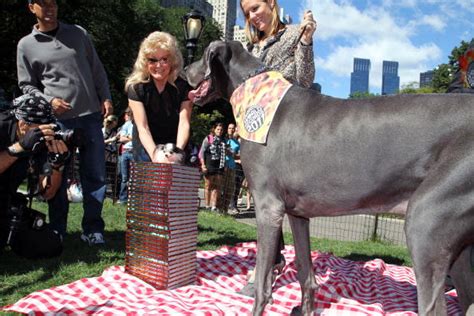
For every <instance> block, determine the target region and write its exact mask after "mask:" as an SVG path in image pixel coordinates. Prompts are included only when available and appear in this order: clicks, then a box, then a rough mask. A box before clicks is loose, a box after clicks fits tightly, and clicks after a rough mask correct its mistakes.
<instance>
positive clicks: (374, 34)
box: [305, 0, 446, 93]
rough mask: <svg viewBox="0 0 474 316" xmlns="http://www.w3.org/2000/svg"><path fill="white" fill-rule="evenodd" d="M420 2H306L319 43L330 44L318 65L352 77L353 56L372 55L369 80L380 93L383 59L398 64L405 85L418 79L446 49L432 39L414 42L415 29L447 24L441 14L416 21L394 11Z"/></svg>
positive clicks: (318, 59) (307, 0) (437, 27)
mask: <svg viewBox="0 0 474 316" xmlns="http://www.w3.org/2000/svg"><path fill="white" fill-rule="evenodd" d="M374 2H377V1H374ZM415 4H416V1H410V0H406V1H403V2H402V3H400V2H398V3H397V2H395V1H393V2H392V1H385V2H384V5H383V6H381V5H380V2H379V3H378V4H377V5H375V4H374V5H367V6H366V7H365V8H364V9H359V8H358V7H356V6H355V5H353V4H352V2H351V1H337V0H306V2H305V7H307V8H309V9H311V10H312V11H313V13H314V15H315V18H316V20H317V22H318V29H317V32H316V35H315V40H316V43H318V42H323V44H324V45H327V46H330V47H331V49H330V51H328V52H327V55H326V56H323V57H321V56H316V67H317V68H319V69H324V70H326V71H329V72H331V73H332V74H334V75H336V76H339V77H346V78H347V77H350V73H351V71H352V67H353V58H354V57H360V58H369V59H370V60H371V74H370V84H371V87H372V88H375V89H371V91H372V90H375V91H374V92H375V93H379V91H380V86H381V83H382V79H381V76H382V61H383V60H393V61H398V62H399V76H400V81H401V85H403V84H406V83H409V82H413V81H418V80H419V74H420V72H423V71H426V70H427V69H430V67H429V65H430V64H431V63H432V62H433V60H437V59H439V58H440V56H441V49H440V48H439V47H438V46H437V45H436V44H434V43H432V42H429V41H428V42H423V41H418V42H415V40H414V39H413V37H414V36H415V34H416V33H415V30H416V29H417V27H420V26H421V25H428V26H429V27H430V28H433V29H436V30H442V29H443V28H444V27H445V26H446V24H445V22H444V21H443V19H442V18H440V17H439V16H437V15H423V18H422V19H418V20H417V21H416V22H411V23H406V20H407V18H406V17H405V16H401V17H400V16H397V15H396V12H403V11H397V10H395V9H393V8H392V9H390V7H392V6H398V7H400V6H404V7H414V6H415ZM408 19H409V18H408ZM316 45H317V44H316ZM377 89H378V90H377Z"/></svg>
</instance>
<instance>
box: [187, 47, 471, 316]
mask: <svg viewBox="0 0 474 316" xmlns="http://www.w3.org/2000/svg"><path fill="white" fill-rule="evenodd" d="M262 71H265V68H264V66H263V65H262V64H261V63H260V61H258V60H257V59H255V58H253V57H252V56H251V55H250V54H248V53H247V52H246V51H245V49H244V48H243V47H242V45H241V44H240V43H238V42H221V41H216V42H213V43H211V44H210V45H209V47H208V48H207V49H206V50H205V52H204V56H203V58H202V59H201V60H200V61H197V62H195V63H193V64H192V65H190V66H189V67H188V68H187V70H186V75H187V79H188V81H189V83H190V84H191V85H192V86H193V87H196V90H194V91H192V92H191V93H190V97H191V98H192V99H193V101H194V103H196V104H198V105H202V104H206V103H208V102H210V101H213V100H215V99H217V98H224V99H227V100H228V99H229V98H230V97H231V95H232V93H233V92H234V90H235V89H236V88H237V87H238V86H239V85H240V84H242V83H243V82H244V80H246V79H248V78H249V77H251V76H254V75H256V74H257V73H259V72H262ZM241 158H242V165H243V168H244V172H245V175H246V177H247V179H248V181H249V185H250V189H251V193H252V195H253V196H254V198H255V203H256V218H257V228H258V240H257V242H258V253H257V266H256V269H257V276H256V281H255V282H256V283H255V286H256V293H255V302H254V306H253V313H254V314H255V315H260V314H262V313H263V311H264V308H265V306H266V304H267V303H269V302H271V293H272V282H273V273H272V272H273V271H272V263H273V259H274V258H275V257H276V254H277V252H278V251H279V247H278V241H279V231H280V229H281V226H282V221H283V217H284V215H285V214H287V215H288V218H289V221H290V225H291V229H292V233H293V236H294V240H295V250H296V263H297V268H298V280H299V282H300V284H301V290H302V301H301V306H300V307H296V308H295V309H294V310H293V312H294V313H303V314H304V315H309V314H311V312H312V310H313V306H314V304H313V300H314V294H315V291H316V290H317V284H316V282H315V278H314V272H313V269H312V262H311V257H310V245H309V219H310V218H311V217H315V216H334V215H343V214H357V213H379V212H390V211H394V210H397V209H406V210H407V213H406V225H405V232H406V236H407V243H408V248H409V251H410V254H411V257H412V260H413V267H414V271H415V276H416V280H417V290H418V294H417V295H418V312H419V314H420V315H446V302H445V297H444V288H445V278H446V276H447V275H448V273H449V274H450V275H451V277H452V278H453V282H454V285H455V287H456V289H457V291H458V295H459V299H460V302H461V305H462V308H463V310H464V312H465V313H471V312H472V309H473V308H474V307H472V306H471V305H472V304H473V302H474V272H473V271H472V270H471V265H470V262H469V261H470V259H472V258H470V256H472V253H471V245H472V244H474V95H469V94H428V95H394V96H381V97H376V98H369V99H347V100H345V99H338V98H333V97H329V96H325V95H322V94H320V93H318V92H316V91H313V90H310V89H304V88H301V87H298V86H296V85H294V86H292V87H291V88H290V89H289V90H288V91H287V93H286V95H285V96H284V98H283V100H282V101H281V104H280V106H279V108H278V111H277V112H276V114H275V117H274V119H273V123H272V124H271V127H270V129H269V134H268V138H267V141H266V143H265V144H258V143H255V142H251V141H246V140H243V141H242V145H241ZM469 306H471V307H470V310H469V312H468V309H469Z"/></svg>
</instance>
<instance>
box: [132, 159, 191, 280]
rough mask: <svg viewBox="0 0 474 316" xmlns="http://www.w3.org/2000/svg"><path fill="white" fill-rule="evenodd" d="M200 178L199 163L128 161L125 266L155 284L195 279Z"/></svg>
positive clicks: (134, 273)
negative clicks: (191, 165) (196, 164)
mask: <svg viewBox="0 0 474 316" xmlns="http://www.w3.org/2000/svg"><path fill="white" fill-rule="evenodd" d="M199 183H200V177H199V171H198V169H197V168H192V167H186V166H179V165H175V164H157V163H147V162H139V163H132V166H131V168H130V181H129V186H128V208H127V231H126V254H125V271H126V272H128V273H130V274H132V275H134V276H136V277H138V278H140V279H141V280H143V281H145V282H147V283H149V284H151V285H152V286H153V287H155V288H156V289H174V288H177V287H180V286H184V285H190V284H194V283H195V281H196V247H197V234H198V229H197V213H198V207H199V196H198V189H199Z"/></svg>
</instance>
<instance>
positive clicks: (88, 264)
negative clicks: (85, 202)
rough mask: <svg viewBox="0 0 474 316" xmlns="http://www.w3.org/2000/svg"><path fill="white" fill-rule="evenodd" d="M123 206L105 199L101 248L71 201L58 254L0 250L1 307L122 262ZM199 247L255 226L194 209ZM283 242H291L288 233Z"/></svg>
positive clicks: (389, 255)
mask: <svg viewBox="0 0 474 316" xmlns="http://www.w3.org/2000/svg"><path fill="white" fill-rule="evenodd" d="M33 208H35V209H37V210H41V211H43V212H45V213H46V210H47V205H46V204H45V203H34V206H33ZM125 213H126V207H125V206H121V205H113V204H112V203H111V201H110V200H109V199H107V200H106V202H105V204H104V211H103V217H104V220H105V222H106V233H105V238H106V241H107V244H106V246H105V247H102V248H96V247H95V248H90V247H89V246H87V245H86V244H84V243H83V242H82V241H80V238H79V237H80V234H81V225H80V223H81V218H82V205H81V204H71V206H70V212H69V226H68V232H69V234H68V236H66V238H65V240H64V252H63V254H62V256H61V257H59V258H54V259H44V260H26V259H22V258H20V257H18V256H16V255H15V254H14V253H12V252H10V251H8V250H7V251H4V252H3V253H0V273H1V274H0V306H3V305H7V304H11V303H14V302H16V301H17V300H18V299H20V298H22V297H24V296H26V295H27V294H29V293H31V292H34V291H37V290H41V289H46V288H50V287H53V286H57V285H61V284H65V283H70V282H73V281H76V280H78V279H81V278H87V277H94V276H98V275H100V274H102V272H103V270H104V269H105V268H107V267H109V266H112V265H123V264H124V256H125V238H124V236H125V227H126V224H125ZM198 226H199V235H198V248H199V249H203V250H213V249H218V248H220V247H221V246H223V245H234V244H236V243H238V242H244V241H252V240H256V236H257V232H256V229H255V227H253V226H250V225H246V224H243V223H239V222H237V221H236V220H235V219H234V218H232V217H230V216H223V215H219V214H215V213H211V212H207V211H201V212H200V213H199V223H198ZM285 241H286V243H288V244H291V243H292V242H293V241H292V238H291V235H290V234H286V235H285ZM311 246H312V249H313V250H319V251H322V252H332V253H333V254H335V255H337V256H339V257H343V258H347V259H351V260H361V261H366V260H370V259H373V258H381V259H383V260H384V261H385V262H387V263H394V264H400V265H411V261H410V258H409V256H408V251H407V249H406V248H404V247H400V246H392V245H388V244H382V243H376V242H340V241H331V240H322V239H313V240H312V243H311Z"/></svg>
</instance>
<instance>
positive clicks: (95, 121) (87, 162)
mask: <svg viewBox="0 0 474 316" xmlns="http://www.w3.org/2000/svg"><path fill="white" fill-rule="evenodd" d="M102 120H103V117H102V114H101V113H100V112H96V113H93V114H89V115H86V116H82V117H77V118H73V119H69V120H63V121H61V122H60V125H62V127H63V128H66V129H75V128H80V129H81V130H82V132H83V137H82V142H83V144H82V145H81V146H80V147H79V156H78V158H79V174H80V179H77V180H80V183H81V185H82V195H83V201H82V206H83V208H84V215H83V217H82V230H83V232H84V234H86V235H88V234H91V233H103V232H104V226H105V224H104V220H103V219H102V206H103V202H104V198H105V147H104V136H103V135H102ZM71 154H72V153H71ZM67 165H69V164H67ZM67 167H70V166H67ZM68 169H69V168H65V169H64V172H63V179H62V185H61V187H60V188H59V190H58V192H57V193H56V195H55V196H54V198H52V199H51V200H49V201H48V204H49V221H50V223H51V226H52V228H53V229H55V230H57V231H58V232H59V233H60V234H61V235H63V236H64V235H65V233H66V228H67V215H68V211H69V200H68V197H67V188H68V176H69V175H72V174H73V170H68Z"/></svg>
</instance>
